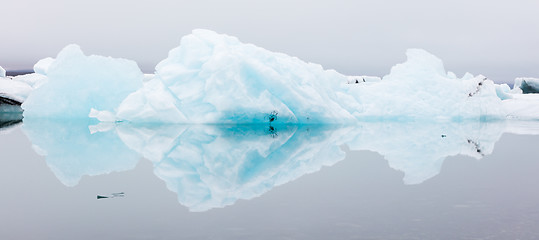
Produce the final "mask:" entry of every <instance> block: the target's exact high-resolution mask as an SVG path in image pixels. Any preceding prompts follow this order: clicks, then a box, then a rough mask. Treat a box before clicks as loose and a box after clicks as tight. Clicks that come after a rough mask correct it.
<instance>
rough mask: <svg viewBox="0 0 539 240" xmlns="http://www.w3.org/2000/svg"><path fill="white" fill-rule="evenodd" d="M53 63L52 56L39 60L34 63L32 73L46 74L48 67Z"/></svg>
mask: <svg viewBox="0 0 539 240" xmlns="http://www.w3.org/2000/svg"><path fill="white" fill-rule="evenodd" d="M52 63H54V58H51V57H48V58H44V59H41V60H39V61H38V62H37V63H36V64H34V73H38V74H42V75H47V73H48V71H49V67H50V66H51V65H52Z"/></svg>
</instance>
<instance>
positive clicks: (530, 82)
mask: <svg viewBox="0 0 539 240" xmlns="http://www.w3.org/2000/svg"><path fill="white" fill-rule="evenodd" d="M513 89H514V90H515V91H516V92H517V93H518V92H522V93H524V94H528V93H539V78H531V77H525V78H516V79H515V84H514V85H513ZM519 89H520V90H519Z"/></svg>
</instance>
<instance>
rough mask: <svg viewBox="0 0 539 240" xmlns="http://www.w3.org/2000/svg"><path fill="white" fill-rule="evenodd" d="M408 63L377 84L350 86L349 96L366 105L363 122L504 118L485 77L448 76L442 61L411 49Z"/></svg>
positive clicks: (492, 87)
mask: <svg viewBox="0 0 539 240" xmlns="http://www.w3.org/2000/svg"><path fill="white" fill-rule="evenodd" d="M406 55H407V56H408V59H407V61H406V62H405V63H402V64H397V65H396V66H394V67H393V68H392V69H391V72H390V74H389V75H386V76H384V77H383V78H382V80H381V81H379V82H376V83H373V84H368V85H364V84H350V85H348V86H350V88H349V92H348V95H349V96H352V97H354V98H355V99H356V101H357V102H360V103H362V105H361V106H362V108H363V109H362V111H361V112H358V113H357V115H356V116H357V117H358V118H359V119H399V120H402V119H415V120H418V119H448V120H454V119H463V118H481V117H494V118H498V117H500V118H501V117H504V116H505V113H504V112H503V109H502V108H501V100H500V99H499V98H498V96H497V95H496V90H495V85H494V83H493V82H492V81H490V80H488V79H487V78H485V77H483V76H476V77H471V75H469V74H467V75H465V76H464V77H463V78H462V79H458V78H457V79H455V78H454V76H451V75H450V76H448V75H447V74H446V71H445V69H444V67H443V64H442V61H441V60H440V59H438V58H437V57H435V56H434V55H432V54H430V53H428V52H426V51H424V50H421V49H410V50H408V51H407V53H406Z"/></svg>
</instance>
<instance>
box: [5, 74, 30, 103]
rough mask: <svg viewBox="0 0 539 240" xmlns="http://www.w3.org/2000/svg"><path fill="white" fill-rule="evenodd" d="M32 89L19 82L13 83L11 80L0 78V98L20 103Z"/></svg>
mask: <svg viewBox="0 0 539 240" xmlns="http://www.w3.org/2000/svg"><path fill="white" fill-rule="evenodd" d="M32 90H33V88H32V87H31V86H30V85H28V84H26V83H24V82H19V81H14V80H13V79H11V78H7V77H6V78H0V97H4V98H7V99H12V100H15V101H17V102H19V104H20V103H22V102H24V100H25V99H26V98H27V97H28V95H29V94H30V93H31V92H32Z"/></svg>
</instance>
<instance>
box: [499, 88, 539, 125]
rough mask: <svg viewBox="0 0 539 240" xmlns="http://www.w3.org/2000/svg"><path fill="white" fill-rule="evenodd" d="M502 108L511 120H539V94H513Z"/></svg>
mask: <svg viewBox="0 0 539 240" xmlns="http://www.w3.org/2000/svg"><path fill="white" fill-rule="evenodd" d="M502 106H503V108H504V109H505V112H506V113H507V117H508V118H510V119H519V120H539V94H513V95H512V98H511V99H507V100H504V101H503V102H502Z"/></svg>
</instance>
